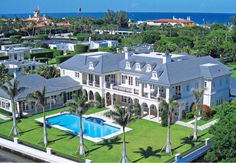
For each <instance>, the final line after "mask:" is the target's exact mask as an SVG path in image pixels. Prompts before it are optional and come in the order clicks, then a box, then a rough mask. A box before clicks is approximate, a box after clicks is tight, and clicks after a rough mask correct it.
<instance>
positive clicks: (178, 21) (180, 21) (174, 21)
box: [146, 17, 196, 27]
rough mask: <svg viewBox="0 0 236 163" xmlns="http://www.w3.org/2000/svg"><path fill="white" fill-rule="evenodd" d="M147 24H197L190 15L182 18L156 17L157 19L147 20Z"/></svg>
mask: <svg viewBox="0 0 236 163" xmlns="http://www.w3.org/2000/svg"><path fill="white" fill-rule="evenodd" d="M146 23H147V25H151V26H161V25H172V26H175V25H181V26H190V27H191V26H195V25H196V24H195V23H194V22H193V21H192V20H191V18H190V17H187V19H182V18H175V17H173V18H172V19H170V18H162V19H156V20H147V21H146Z"/></svg>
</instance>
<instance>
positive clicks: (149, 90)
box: [147, 84, 151, 98]
mask: <svg viewBox="0 0 236 163" xmlns="http://www.w3.org/2000/svg"><path fill="white" fill-rule="evenodd" d="M147 89H148V98H151V85H150V84H147Z"/></svg>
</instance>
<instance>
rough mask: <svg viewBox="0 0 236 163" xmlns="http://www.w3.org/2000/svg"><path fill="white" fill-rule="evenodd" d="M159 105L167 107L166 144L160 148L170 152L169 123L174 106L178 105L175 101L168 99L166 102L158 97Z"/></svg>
mask: <svg viewBox="0 0 236 163" xmlns="http://www.w3.org/2000/svg"><path fill="white" fill-rule="evenodd" d="M159 100H160V107H161V108H163V109H167V133H166V144H165V145H164V147H163V148H162V149H164V148H165V152H166V153H167V154H169V153H171V142H170V125H171V116H172V112H173V110H174V108H176V107H179V104H178V102H177V101H175V100H173V99H170V100H169V102H166V100H165V99H163V98H160V99H159Z"/></svg>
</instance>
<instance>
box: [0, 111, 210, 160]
mask: <svg viewBox="0 0 236 163" xmlns="http://www.w3.org/2000/svg"><path fill="white" fill-rule="evenodd" d="M60 111H61V110H60V109H57V110H52V111H48V112H47V113H46V115H50V114H54V113H57V112H60ZM39 117H42V114H41V113H40V114H36V115H33V116H30V117H28V118H23V119H21V120H20V122H19V123H18V126H19V129H20V130H21V132H22V133H21V135H20V136H19V139H20V140H24V141H28V142H30V143H33V144H38V141H39V140H40V138H42V137H41V135H42V127H41V126H40V125H39V124H38V123H36V122H35V121H34V119H35V118H39ZM11 126H12V123H11V121H6V122H2V123H0V133H1V134H4V135H8V134H9V132H10V129H11ZM128 127H130V128H132V130H131V131H129V132H127V134H126V139H127V155H128V157H129V159H130V160H132V161H140V162H163V161H165V160H168V159H170V158H171V157H173V156H170V155H166V154H164V153H162V154H161V155H160V154H159V151H160V149H161V148H162V147H163V145H164V144H165V140H166V138H165V137H166V128H165V127H161V125H160V124H158V123H155V122H151V121H147V120H142V119H140V120H137V121H135V122H132V123H130V124H129V126H128ZM192 132H193V130H192V129H189V128H186V127H182V126H179V125H172V126H171V141H172V148H173V149H174V150H173V153H174V154H175V153H182V152H184V151H186V150H188V149H190V148H191V147H193V146H194V144H193V143H192V142H191V141H190V142H187V141H185V140H186V139H187V137H188V136H190V135H192ZM199 134H200V135H201V136H200V140H204V139H205V138H207V137H209V136H210V135H209V134H207V130H204V131H203V132H199ZM48 135H49V137H48V138H49V141H50V143H49V147H51V148H52V149H53V150H56V151H59V152H63V153H65V154H69V155H73V156H77V154H76V150H77V149H78V144H79V137H77V136H73V135H71V134H68V133H66V132H64V131H61V130H58V129H56V128H51V127H49V128H48ZM121 141H122V140H121V136H118V137H115V138H111V139H109V140H108V141H102V142H100V143H93V142H91V141H88V140H85V145H86V149H87V151H89V152H88V153H87V158H88V159H91V160H93V161H94V162H104V161H106V162H118V161H119V160H120V156H121ZM198 143H200V142H197V143H196V144H198Z"/></svg>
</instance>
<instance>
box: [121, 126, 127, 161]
mask: <svg viewBox="0 0 236 163" xmlns="http://www.w3.org/2000/svg"><path fill="white" fill-rule="evenodd" d="M126 162H127V159H126V142H125V127H123V145H122V158H121V163H126Z"/></svg>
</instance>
